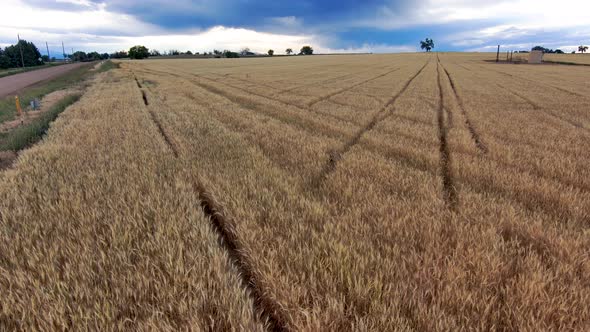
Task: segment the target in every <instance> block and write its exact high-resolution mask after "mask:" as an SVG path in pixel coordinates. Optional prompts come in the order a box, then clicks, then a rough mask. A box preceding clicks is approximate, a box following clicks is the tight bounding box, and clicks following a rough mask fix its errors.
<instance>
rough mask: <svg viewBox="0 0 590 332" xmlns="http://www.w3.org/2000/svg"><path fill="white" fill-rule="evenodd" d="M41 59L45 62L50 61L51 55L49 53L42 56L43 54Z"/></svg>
mask: <svg viewBox="0 0 590 332" xmlns="http://www.w3.org/2000/svg"><path fill="white" fill-rule="evenodd" d="M41 60H43V62H49V56H47V55H42V56H41Z"/></svg>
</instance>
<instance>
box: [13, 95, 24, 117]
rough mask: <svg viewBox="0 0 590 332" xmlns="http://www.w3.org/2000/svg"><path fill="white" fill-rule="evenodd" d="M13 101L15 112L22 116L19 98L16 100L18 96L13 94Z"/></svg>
mask: <svg viewBox="0 0 590 332" xmlns="http://www.w3.org/2000/svg"><path fill="white" fill-rule="evenodd" d="M14 102H15V103H16V112H17V113H18V116H22V115H23V110H22V108H21V107H20V100H18V96H14Z"/></svg>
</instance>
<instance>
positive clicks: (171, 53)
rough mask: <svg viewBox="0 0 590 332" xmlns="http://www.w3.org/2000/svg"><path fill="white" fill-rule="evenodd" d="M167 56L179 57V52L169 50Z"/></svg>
mask: <svg viewBox="0 0 590 332" xmlns="http://www.w3.org/2000/svg"><path fill="white" fill-rule="evenodd" d="M168 55H180V52H179V51H178V50H170V51H168Z"/></svg>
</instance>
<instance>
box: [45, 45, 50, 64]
mask: <svg viewBox="0 0 590 332" xmlns="http://www.w3.org/2000/svg"><path fill="white" fill-rule="evenodd" d="M45 47H46V48H47V62H51V56H49V45H47V42H45Z"/></svg>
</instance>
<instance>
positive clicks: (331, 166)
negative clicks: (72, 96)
mask: <svg viewBox="0 0 590 332" xmlns="http://www.w3.org/2000/svg"><path fill="white" fill-rule="evenodd" d="M487 58H490V59H491V58H493V57H492V56H491V55H489V54H488V55H475V54H441V55H436V54H413V55H364V56H317V57H315V56H314V57H277V58H270V59H243V60H242V59H239V60H233V59H211V60H165V61H162V60H148V61H133V62H122V63H121V69H117V70H113V71H111V72H109V73H106V74H103V76H101V78H100V79H99V80H97V82H96V83H95V84H94V86H93V87H92V88H91V90H90V92H88V93H87V94H86V95H85V96H84V97H83V99H82V100H81V101H80V102H79V103H77V104H75V105H74V106H72V107H71V108H70V109H68V110H67V111H66V112H65V113H64V115H63V116H61V117H60V119H59V120H58V121H57V122H56V123H55V124H54V125H53V127H52V128H51V130H50V132H49V135H48V137H47V138H46V139H45V140H44V141H43V142H42V143H41V144H39V145H38V146H36V147H34V148H32V149H30V150H27V151H26V152H24V153H23V154H22V155H21V156H20V157H19V159H18V162H17V163H16V164H15V165H14V167H13V169H11V170H9V171H7V172H5V173H4V174H2V175H1V176H0V208H1V210H0V211H1V212H0V213H1V214H0V216H1V218H2V219H1V222H0V237H2V241H1V242H0V255H1V256H0V291H1V292H2V293H3V294H6V296H5V297H4V298H3V299H2V300H0V326H1V327H6V328H9V329H13V328H20V329H33V328H36V329H52V328H73V329H82V328H90V329H117V328H120V329H128V328H133V329H194V330H203V329H214V330H230V329H233V330H256V329H258V330H260V329H277V330H283V329H290V330H396V331H412V330H414V331H448V330H479V331H488V330H502V331H505V330H531V331H533V330H534V331H538V330H580V331H582V330H585V329H587V328H589V327H590V325H589V324H590V311H589V309H588V306H587V303H588V302H590V283H589V282H588V280H589V279H588V275H590V257H589V254H588V253H589V251H588V248H589V246H590V237H589V235H590V234H589V233H588V226H589V225H590V214H589V213H590V208H589V206H590V182H589V180H588V179H590V174H589V170H588V168H587V167H586V166H587V165H588V161H589V160H588V156H587V150H588V146H590V145H589V144H588V143H589V141H590V130H589V128H590V114H588V113H587V111H586V110H587V109H588V106H590V104H589V103H590V98H589V97H587V96H588V95H589V94H588V93H589V92H590V87H588V86H587V85H585V84H584V83H583V82H584V78H583V77H584V76H583V75H582V74H581V73H580V69H578V68H575V67H572V66H556V65H547V66H545V65H541V66H532V65H531V66H529V65H507V64H495V63H491V62H485V61H483V60H485V59H487ZM580 68H585V67H580ZM556 77H565V78H567V79H569V82H567V83H563V84H562V83H561V82H557V81H556V80H555V78H556Z"/></svg>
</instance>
